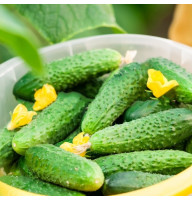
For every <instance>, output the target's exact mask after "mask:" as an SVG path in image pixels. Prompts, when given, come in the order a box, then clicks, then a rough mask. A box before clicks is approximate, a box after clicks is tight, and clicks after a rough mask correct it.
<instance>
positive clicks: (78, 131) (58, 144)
mask: <svg viewBox="0 0 192 200" xmlns="http://www.w3.org/2000/svg"><path fill="white" fill-rule="evenodd" d="M80 132H81V127H78V128H77V129H75V130H74V131H73V132H72V133H71V134H70V135H69V136H68V137H66V138H65V139H64V140H62V141H60V142H58V143H57V144H55V146H57V147H60V146H61V145H62V144H63V143H64V142H70V143H72V141H73V138H74V137H75V136H76V135H78V134H79V133H80Z"/></svg>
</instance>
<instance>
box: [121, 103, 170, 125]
mask: <svg viewBox="0 0 192 200" xmlns="http://www.w3.org/2000/svg"><path fill="white" fill-rule="evenodd" d="M171 108H172V106H171V105H170V102H169V101H164V100H159V99H155V100H147V101H136V102H135V103H134V104H133V105H132V106H131V107H130V108H128V109H127V110H126V111H125V114H124V121H125V122H129V121H132V120H135V119H139V118H141V117H145V116H148V115H150V114H152V113H156V112H160V111H163V110H168V109H171Z"/></svg>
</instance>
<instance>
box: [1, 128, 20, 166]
mask: <svg viewBox="0 0 192 200" xmlns="http://www.w3.org/2000/svg"><path fill="white" fill-rule="evenodd" d="M14 134H15V131H8V130H7V129H6V128H4V129H2V130H0V168H1V167H6V166H8V165H10V164H12V163H13V162H14V161H15V160H16V159H17V158H18V155H17V154H16V152H15V151H14V150H13V148H12V139H13V137H14Z"/></svg>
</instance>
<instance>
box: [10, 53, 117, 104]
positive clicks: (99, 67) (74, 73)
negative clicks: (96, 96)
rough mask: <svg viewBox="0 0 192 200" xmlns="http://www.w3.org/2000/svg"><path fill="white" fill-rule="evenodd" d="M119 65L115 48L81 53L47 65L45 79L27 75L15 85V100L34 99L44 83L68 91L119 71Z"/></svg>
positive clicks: (30, 74)
mask: <svg viewBox="0 0 192 200" xmlns="http://www.w3.org/2000/svg"><path fill="white" fill-rule="evenodd" d="M120 63H121V55H120V53H118V52H117V51H115V50H112V49H96V50H91V51H86V52H82V53H79V54H76V55H74V56H70V57H66V58H63V59H60V60H56V61H53V62H51V63H49V64H47V66H46V69H47V71H46V74H45V75H44V77H37V76H35V75H34V74H32V73H31V72H29V73H27V74H26V75H25V76H23V77H22V78H21V79H20V80H19V81H18V82H17V83H16V84H15V86H14V89H13V93H14V95H15V96H16V97H20V98H23V99H26V100H33V99H34V92H35V90H37V89H39V88H41V87H42V86H43V85H44V84H45V83H49V84H51V85H53V86H54V88H55V89H56V90H57V91H65V90H66V89H70V88H72V87H74V86H77V85H78V84H80V83H83V82H86V81H88V80H92V79H93V78H96V77H99V76H101V75H103V74H105V73H108V72H111V71H113V70H115V69H117V68H118V67H119V65H120Z"/></svg>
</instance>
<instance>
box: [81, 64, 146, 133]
mask: <svg viewBox="0 0 192 200" xmlns="http://www.w3.org/2000/svg"><path fill="white" fill-rule="evenodd" d="M146 81H147V73H146V70H144V69H142V68H141V66H140V65H139V64H138V63H131V64H129V65H126V66H125V67H123V68H122V69H120V70H119V71H118V72H116V73H115V74H114V75H113V76H112V77H110V78H109V79H108V80H107V81H106V82H105V83H104V84H103V86H102V87H101V89H100V90H99V93H98V94H97V96H96V98H95V99H94V100H93V101H92V102H91V103H90V105H89V107H88V110H87V112H86V114H85V116H84V119H83V121H82V124H81V128H82V131H83V132H85V133H88V134H90V135H91V134H94V133H95V132H96V131H98V130H101V129H103V128H105V127H107V126H110V125H111V124H112V123H113V122H114V121H115V120H116V119H117V118H118V117H119V116H120V115H121V114H122V113H123V112H124V111H125V109H126V108H128V107H129V106H130V105H131V104H132V103H133V102H134V101H135V100H137V99H138V98H139V97H140V96H141V94H142V93H143V91H144V89H145V87H146Z"/></svg>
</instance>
